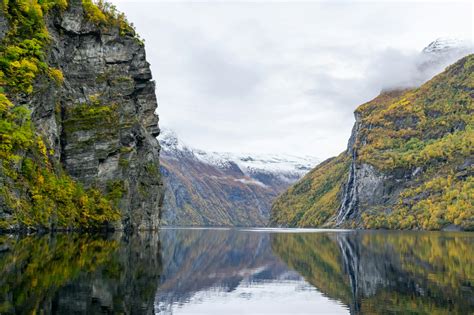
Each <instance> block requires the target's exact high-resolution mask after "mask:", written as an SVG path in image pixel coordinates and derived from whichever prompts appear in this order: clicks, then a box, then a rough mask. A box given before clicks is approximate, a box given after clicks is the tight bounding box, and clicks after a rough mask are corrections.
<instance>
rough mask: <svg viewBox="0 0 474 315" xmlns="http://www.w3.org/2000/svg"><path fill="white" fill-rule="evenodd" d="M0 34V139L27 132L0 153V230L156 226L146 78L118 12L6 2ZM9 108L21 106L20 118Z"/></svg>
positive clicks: (76, 0)
mask: <svg viewBox="0 0 474 315" xmlns="http://www.w3.org/2000/svg"><path fill="white" fill-rule="evenodd" d="M0 36H1V40H2V47H1V52H0V53H1V60H0V61H1V62H0V64H1V66H2V68H1V70H2V79H3V80H2V85H3V88H2V92H4V93H5V97H6V98H8V100H7V101H9V102H11V104H9V105H8V106H6V107H7V109H6V112H3V111H2V119H3V120H4V121H6V122H9V121H10V123H11V124H12V125H13V128H12V129H13V130H1V132H2V133H1V134H0V136H1V137H2V139H6V138H7V137H9V136H10V135H12V134H13V135H15V132H17V131H18V130H20V131H22V132H23V131H24V130H26V131H25V137H30V138H31V139H26V140H25V141H30V143H27V144H24V145H23V144H22V143H17V142H18V141H17V140H15V139H14V140H12V142H13V144H12V146H11V148H9V149H8V150H9V151H8V150H5V149H4V151H5V152H3V153H4V154H3V155H2V161H3V171H1V172H0V179H1V181H0V182H1V184H2V185H1V188H2V194H1V198H0V206H1V208H0V209H1V210H0V221H2V222H0V223H2V226H3V228H10V229H11V228H17V227H20V226H23V227H25V226H26V227H40V226H42V227H53V228H70V227H76V228H77V227H82V226H87V225H91V224H89V223H90V221H91V220H95V221H94V224H95V225H97V224H100V225H103V224H104V223H108V224H113V226H114V227H116V228H126V229H129V228H134V229H150V228H156V227H157V225H158V224H159V221H160V201H161V199H162V188H161V180H160V175H159V145H158V142H157V140H156V138H155V137H156V136H157V135H158V134H159V129H158V118H157V116H155V114H154V112H155V109H156V107H157V102H156V97H155V84H154V82H153V81H152V80H151V79H152V76H151V72H150V67H149V64H148V62H147V61H146V57H145V48H144V46H143V43H142V42H141V41H140V39H139V38H138V37H137V35H136V34H135V32H134V30H133V28H132V27H131V26H130V24H128V22H127V21H126V20H125V18H124V16H123V15H122V14H120V13H118V12H116V10H115V9H114V7H112V6H110V5H108V4H101V5H99V6H96V5H95V4H93V3H92V2H91V1H87V0H84V1H80V0H69V1H68V2H66V1H65V0H62V1H59V0H57V1H47V2H44V1H38V2H37V1H31V4H22V2H21V1H9V2H4V4H3V10H2V11H0ZM20 70H22V71H20ZM3 74H5V76H3ZM25 76H27V77H25ZM13 79H16V81H15V80H13ZM14 81H15V82H14ZM16 108H23V109H24V110H25V112H26V115H25V117H24V119H23V120H22V121H20V120H19V119H17V118H18V117H17V116H18V115H17V116H14V113H15V109H16ZM12 113H13V114H12ZM25 120H27V121H28V122H30V121H31V124H30V125H31V126H30V127H28V128H29V129H28V128H25V124H24V123H23V122H24V121H25ZM30 130H31V131H30ZM15 141H16V142H15ZM7 151H8V152H7ZM38 151H39V153H38ZM12 156H13V158H11V157H12ZM25 161H27V162H25ZM25 164H26V165H27V166H28V167H27V168H26V169H25ZM77 196H79V197H77ZM100 196H102V197H100ZM63 204H67V206H63ZM94 204H95V205H94ZM97 205H102V206H100V208H98V207H99V206H97ZM114 209H118V210H119V216H117V215H113V211H114ZM68 218H73V219H68ZM91 218H92V219H91Z"/></svg>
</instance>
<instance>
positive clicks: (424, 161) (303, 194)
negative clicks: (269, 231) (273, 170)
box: [272, 55, 474, 230]
mask: <svg viewBox="0 0 474 315" xmlns="http://www.w3.org/2000/svg"><path fill="white" fill-rule="evenodd" d="M473 97H474V55H470V56H467V57H465V58H463V59H461V60H460V61H458V62H456V63H455V64H453V65H452V66H450V67H448V68H447V69H446V71H444V72H443V73H441V74H439V75H438V76H436V77H435V78H433V79H432V80H430V81H428V82H427V83H425V84H424V85H422V86H421V87H419V88H416V89H411V90H405V91H393V92H384V93H382V94H381V95H380V96H378V97H377V98H375V99H374V100H372V101H370V102H368V103H366V104H363V105H361V106H360V107H359V108H358V109H357V110H356V115H357V117H358V118H359V119H358V124H359V127H360V128H359V129H358V133H357V134H356V135H355V143H354V147H353V150H354V151H355V152H356V158H355V160H352V161H347V165H349V164H350V163H355V164H356V165H361V164H368V165H371V166H373V167H374V168H375V170H376V171H377V172H380V174H383V175H384V176H386V178H395V177H397V176H398V177H400V176H399V175H400V174H402V177H403V178H402V179H399V180H398V184H396V186H398V187H397V189H395V191H392V192H387V193H386V196H385V197H387V198H386V199H387V200H390V201H389V202H387V204H380V205H377V206H371V207H363V208H361V209H360V211H361V212H362V216H361V220H357V222H356V221H353V222H352V224H356V225H357V226H360V227H365V228H390V229H441V228H443V227H445V226H447V225H450V224H454V225H456V226H459V227H461V228H463V229H465V230H473V229H474V179H473V174H474V170H473V166H472V164H473V160H472V158H473V156H474V115H473V114H474V102H473ZM342 156H345V155H344V154H342V155H341V156H339V157H338V159H341V158H342ZM346 158H347V159H349V157H347V156H346ZM332 161H334V162H332ZM335 161H336V160H330V161H329V162H328V163H323V164H321V165H320V166H318V167H317V168H316V169H315V170H314V171H312V172H311V173H310V174H309V175H308V176H306V177H305V178H303V179H302V180H301V181H300V182H298V183H297V184H295V185H294V186H293V187H291V188H290V189H289V190H288V192H286V193H285V194H283V195H282V196H281V197H280V198H279V199H277V201H276V202H275V203H274V206H273V209H272V222H273V223H274V224H277V225H290V226H324V225H331V224H332V223H333V219H334V214H335V213H336V212H337V210H338V209H339V208H340V204H341V200H340V198H338V197H337V196H339V197H340V194H339V195H338V194H337V193H336V192H340V191H341V189H342V185H344V184H345V183H346V181H347V172H348V171H347V166H346V168H342V169H345V171H342V172H338V171H335V170H334V169H333V168H332V164H334V163H335ZM342 169H341V170H342ZM392 180H393V179H392ZM332 185H336V186H337V187H334V186H332ZM325 186H329V187H331V188H333V190H329V189H328V190H325V189H322V187H325ZM399 188H400V189H399ZM335 196H336V197H335Z"/></svg>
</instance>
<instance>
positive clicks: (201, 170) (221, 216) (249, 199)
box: [159, 129, 319, 226]
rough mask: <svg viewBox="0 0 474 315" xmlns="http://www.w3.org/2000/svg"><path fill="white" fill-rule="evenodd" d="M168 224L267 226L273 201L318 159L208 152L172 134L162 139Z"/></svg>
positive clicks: (164, 133) (167, 130) (165, 220)
mask: <svg viewBox="0 0 474 315" xmlns="http://www.w3.org/2000/svg"><path fill="white" fill-rule="evenodd" d="M159 140H160V143H161V147H162V151H161V164H162V173H163V177H164V182H165V197H164V206H163V209H164V214H163V222H164V224H165V225H166V224H168V225H218V226H219V225H224V226H231V225H244V226H252V225H259V226H264V225H266V224H267V222H268V215H269V207H270V203H271V200H272V199H273V198H275V197H276V196H277V195H278V194H279V193H280V192H281V191H283V190H284V189H285V188H287V187H288V186H289V185H290V184H291V183H293V182H295V181H296V180H297V179H299V178H300V177H301V176H302V175H304V173H306V172H307V171H309V170H310V169H311V167H312V166H314V165H316V164H317V163H318V162H319V159H316V158H311V157H305V158H299V157H294V156H289V155H270V154H265V155H262V154H260V155H249V154H233V153H219V152H207V151H204V150H199V149H195V148H192V147H189V146H187V145H186V144H185V143H183V142H182V141H181V140H180V139H179V137H178V136H177V135H176V133H174V132H173V131H171V130H169V129H163V130H162V134H161V135H160V137H159Z"/></svg>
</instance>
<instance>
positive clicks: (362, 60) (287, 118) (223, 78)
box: [113, 0, 473, 158]
mask: <svg viewBox="0 0 474 315" xmlns="http://www.w3.org/2000/svg"><path fill="white" fill-rule="evenodd" d="M113 2H115V3H116V4H117V5H118V7H119V9H120V10H122V11H124V12H125V13H126V14H127V16H128V17H129V19H130V20H131V21H132V22H134V24H135V25H136V27H137V30H138V32H139V33H140V34H141V36H142V37H144V38H145V40H146V42H145V45H146V48H147V56H148V60H149V61H150V62H151V65H152V70H153V73H154V77H155V79H156V80H157V97H158V103H159V108H158V113H159V115H160V124H161V125H162V126H164V127H168V128H171V129H175V130H176V131H178V133H179V134H180V135H181V136H182V137H183V138H184V140H185V141H186V142H187V143H189V144H190V145H192V146H193V147H197V148H202V149H206V150H212V151H227V152H256V153H289V154H294V155H313V156H317V157H320V158H326V157H329V156H332V155H336V154H338V153H339V152H341V151H342V150H344V149H345V147H346V144H347V139H348V138H349V135H350V131H351V129H352V124H353V111H354V109H355V108H356V107H357V106H358V105H360V104H361V103H364V102H366V101H369V100H370V99H372V98H373V97H375V96H376V95H377V94H378V93H379V92H380V91H381V90H383V89H390V88H397V87H406V86H413V85H417V84H420V83H421V82H423V81H425V80H427V79H429V78H430V77H431V76H432V75H433V74H435V73H436V72H439V71H441V69H443V67H444V66H446V65H447V64H448V63H449V62H452V61H454V59H455V58H454V57H453V58H451V59H450V58H447V59H446V63H445V64H444V63H443V64H437V65H435V66H433V67H426V65H425V62H426V60H424V59H423V58H425V57H420V56H422V55H421V50H422V49H423V47H425V46H426V45H427V44H428V43H430V42H431V41H433V40H434V39H436V38H437V37H440V36H454V37H460V38H466V39H471V38H472V35H473V34H472V28H471V25H472V20H473V17H472V6H473V5H472V4H471V3H470V2H465V3H462V2H461V3H460V2H456V3H453V2H452V1H449V2H437V3H431V2H430V3H422V2H417V3H408V2H402V3H401V2H385V3H380V2H367V3H365V2H357V3H348V2H345V1H330V2H322V1H321V2H298V3H293V2H284V3H283V2H258V3H249V2H232V3H227V2H219V3H218V2H200V1H199V2H194V3H182V2H179V3H175V2H153V1H147V2H135V1H124V0H114V1H113Z"/></svg>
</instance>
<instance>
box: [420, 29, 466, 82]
mask: <svg viewBox="0 0 474 315" xmlns="http://www.w3.org/2000/svg"><path fill="white" fill-rule="evenodd" d="M472 53H474V45H473V43H472V42H468V41H465V40H461V39H456V38H438V39H436V40H434V41H433V42H431V43H430V44H429V45H428V46H426V47H425V48H423V50H422V51H421V54H420V55H419V58H418V60H417V70H418V71H419V76H420V82H419V83H420V84H421V83H423V82H425V81H427V80H429V79H431V78H432V77H433V76H434V75H436V74H437V73H440V72H441V71H443V70H444V68H446V67H447V66H449V65H450V64H452V63H454V62H455V61H457V60H459V59H460V58H462V57H464V56H466V55H468V54H472Z"/></svg>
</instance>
